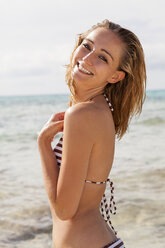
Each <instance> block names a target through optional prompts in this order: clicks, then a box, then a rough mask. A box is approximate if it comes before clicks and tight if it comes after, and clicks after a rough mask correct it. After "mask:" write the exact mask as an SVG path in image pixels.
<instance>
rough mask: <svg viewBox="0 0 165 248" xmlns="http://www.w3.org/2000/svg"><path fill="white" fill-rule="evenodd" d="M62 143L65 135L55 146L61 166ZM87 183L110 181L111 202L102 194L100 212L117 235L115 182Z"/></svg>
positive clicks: (58, 163)
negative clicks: (113, 215) (112, 219)
mask: <svg viewBox="0 0 165 248" xmlns="http://www.w3.org/2000/svg"><path fill="white" fill-rule="evenodd" d="M104 97H105V99H106V101H107V103H108V105H109V108H110V110H111V111H113V108H112V105H111V103H110V102H109V100H108V97H107V96H106V94H105V93H104ZM62 144H63V135H62V137H61V138H60V140H59V142H58V143H57V145H56V146H55V148H54V150H53V151H54V153H55V155H56V159H57V165H58V167H59V168H60V166H61V160H62ZM85 182H86V183H93V184H105V183H108V184H109V187H110V193H111V196H110V198H109V204H108V202H107V199H106V195H105V192H104V194H103V196H102V200H101V202H100V212H101V214H102V216H103V218H104V220H105V221H106V222H107V223H108V224H109V226H110V227H111V228H112V230H113V232H114V233H115V235H116V234H117V232H116V231H115V229H114V227H113V225H112V223H111V220H110V214H116V205H115V201H114V186H113V182H112V181H111V180H110V178H108V179H107V180H106V181H103V182H95V181H90V180H85Z"/></svg>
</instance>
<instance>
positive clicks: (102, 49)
mask: <svg viewBox="0 0 165 248" xmlns="http://www.w3.org/2000/svg"><path fill="white" fill-rule="evenodd" d="M85 40H88V41H90V42H91V43H92V44H94V42H93V41H92V40H90V39H88V38H85ZM101 51H103V52H105V53H107V54H108V55H109V56H110V57H111V59H112V60H114V58H113V56H112V54H110V52H108V51H107V50H105V49H104V48H101Z"/></svg>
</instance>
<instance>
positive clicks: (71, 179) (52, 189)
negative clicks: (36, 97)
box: [39, 105, 94, 220]
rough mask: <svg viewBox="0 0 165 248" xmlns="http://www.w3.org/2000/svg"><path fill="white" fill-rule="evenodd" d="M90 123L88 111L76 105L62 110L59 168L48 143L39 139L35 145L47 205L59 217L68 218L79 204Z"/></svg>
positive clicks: (90, 141)
mask: <svg viewBox="0 0 165 248" xmlns="http://www.w3.org/2000/svg"><path fill="white" fill-rule="evenodd" d="M93 123H94V121H93V120H92V114H91V112H90V111H86V109H84V108H83V107H82V108H81V107H80V105H79V106H73V107H71V108H69V109H68V110H67V111H66V113H65V121H64V134H63V151H62V162H61V168H60V171H59V170H58V167H57V162H56V158H55V156H54V154H53V151H52V150H51V147H50V143H49V142H44V144H43V142H41V143H42V144H41V146H40V148H39V150H40V153H41V161H42V165H43V173H44V181H45V187H46V190H47V194H48V197H49V200H50V203H51V208H52V209H53V210H54V211H55V213H56V215H57V216H58V217H59V218H60V219H62V220H67V219H71V218H72V217H73V216H74V215H75V214H76V212H77V209H78V206H79V202H80V198H81V195H82V192H83V188H84V184H85V181H84V180H85V178H86V175H87V170H88V164H89V158H90V154H91V150H92V147H93V143H94V135H93V134H92V129H94V127H93V126H92V125H93ZM48 157H49V158H48Z"/></svg>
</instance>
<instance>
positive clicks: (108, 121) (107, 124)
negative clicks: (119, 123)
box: [64, 102, 113, 139]
mask: <svg viewBox="0 0 165 248" xmlns="http://www.w3.org/2000/svg"><path fill="white" fill-rule="evenodd" d="M64 122H65V124H66V125H71V126H72V128H74V127H77V126H78V127H79V130H80V132H81V131H82V130H83V131H85V132H88V134H89V135H90V136H91V135H92V136H93V138H95V139H96V138H97V137H98V134H100V135H101V134H102V133H103V132H105V131H106V128H107V129H109V130H112V131H113V119H112V118H111V115H110V114H109V112H107V111H106V110H104V109H103V108H102V107H99V106H98V105H96V104H93V103H91V102H86V103H78V104H75V105H73V106H71V107H69V108H68V109H67V111H66V113H65V119H64ZM65 124H64V126H65Z"/></svg>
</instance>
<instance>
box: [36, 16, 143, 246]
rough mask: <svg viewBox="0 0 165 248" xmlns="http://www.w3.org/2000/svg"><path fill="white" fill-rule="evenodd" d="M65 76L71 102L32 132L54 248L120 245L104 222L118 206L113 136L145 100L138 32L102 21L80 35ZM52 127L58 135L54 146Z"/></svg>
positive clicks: (108, 225) (121, 130) (125, 125)
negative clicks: (108, 194)
mask: <svg viewBox="0 0 165 248" xmlns="http://www.w3.org/2000/svg"><path fill="white" fill-rule="evenodd" d="M66 81H67V84H68V86H69V89H70V92H71V98H70V106H69V108H68V109H67V110H66V112H61V113H57V114H54V115H52V117H51V118H50V120H49V121H48V122H47V123H46V125H45V126H44V127H43V129H42V130H41V132H40V134H39V137H38V147H39V152H40V157H41V163H42V169H43V176H44V183H45V188H46V191H47V195H48V198H49V202H50V209H51V213H52V218H53V245H54V248H87V247H89V248H108V247H109V248H119V247H120V248H123V247H124V244H123V241H122V240H121V239H120V238H119V237H117V235H116V231H115V229H114V227H113V226H112V223H111V221H110V216H109V213H110V212H111V213H114V214H115V210H116V207H115V202H114V197H113V189H114V188H113V183H112V182H111V181H110V179H109V178H108V176H109V173H110V170H111V167H112V163H113V157H114V147H115V135H117V137H118V138H119V139H121V137H122V136H123V135H124V133H125V132H126V130H127V127H128V124H129V121H130V119H131V117H132V116H133V115H134V114H137V113H140V112H141V110H142V105H143V102H144V99H145V89H146V70H145V62H144V54H143V49H142V46H141V44H140V42H139V40H138V38H137V37H136V36H135V34H133V33H132V32H130V31H129V30H127V29H124V28H122V27H121V26H119V25H117V24H115V23H112V22H110V21H108V20H105V21H103V22H102V23H99V24H97V25H95V26H93V27H92V28H91V29H90V30H88V31H87V32H85V33H83V34H80V35H78V40H77V44H76V46H75V48H74V50H73V53H72V55H71V61H70V64H69V65H68V67H67V72H66ZM58 132H63V135H62V137H61V138H60V141H59V143H58V144H57V145H56V147H55V148H54V149H52V147H51V142H52V140H53V139H54V137H55V136H56V134H57V133H58ZM107 183H108V184H110V187H111V198H110V199H108V202H109V200H110V205H109V206H108V204H107V201H106V197H105V195H104V191H105V188H106V184H107Z"/></svg>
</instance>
